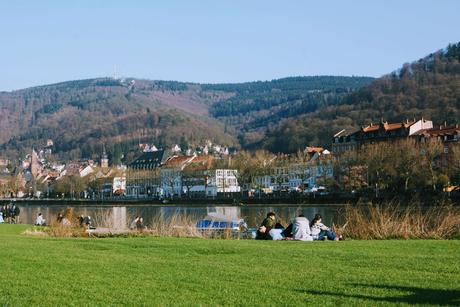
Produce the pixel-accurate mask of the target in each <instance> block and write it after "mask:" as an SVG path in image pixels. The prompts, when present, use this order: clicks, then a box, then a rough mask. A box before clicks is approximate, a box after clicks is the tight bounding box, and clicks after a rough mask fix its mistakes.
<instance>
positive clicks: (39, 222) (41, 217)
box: [35, 212, 46, 226]
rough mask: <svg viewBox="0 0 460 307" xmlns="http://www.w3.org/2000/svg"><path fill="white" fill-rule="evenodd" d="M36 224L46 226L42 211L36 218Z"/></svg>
mask: <svg viewBox="0 0 460 307" xmlns="http://www.w3.org/2000/svg"><path fill="white" fill-rule="evenodd" d="M35 225H36V226H46V221H45V219H44V218H43V215H42V213H41V212H40V213H39V214H38V215H37V219H36V220H35Z"/></svg>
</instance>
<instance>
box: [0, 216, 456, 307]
mask: <svg viewBox="0 0 460 307" xmlns="http://www.w3.org/2000/svg"><path fill="white" fill-rule="evenodd" d="M25 227H26V226H22V225H0V265H1V273H0V276H1V278H0V305H9V306H18V305H22V306H30V305H149V306H151V305H248V306H253V305H308V304H312V305H313V304H315V305H318V304H319V305H330V306H332V305H334V306H335V305H354V306H357V305H368V306H376V305H391V304H398V305H404V304H420V305H459V304H460V240H452V241H430V240H413V241H397V240H394V241H344V242H314V243H311V242H310V243H304V242H288V241H284V242H273V241H249V240H241V241H236V240H203V239H183V238H153V237H137V238H105V239H84V238H82V239H74V238H44V237H32V236H25V235H21V234H20V233H21V232H22V231H23V230H24V229H25Z"/></svg>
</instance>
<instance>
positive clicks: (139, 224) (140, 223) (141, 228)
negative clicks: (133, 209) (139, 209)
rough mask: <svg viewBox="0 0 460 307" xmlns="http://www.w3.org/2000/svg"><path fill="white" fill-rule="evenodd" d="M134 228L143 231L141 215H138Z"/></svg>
mask: <svg viewBox="0 0 460 307" xmlns="http://www.w3.org/2000/svg"><path fill="white" fill-rule="evenodd" d="M136 228H137V230H138V231H143V230H144V228H145V226H144V219H143V218H142V217H139V218H138V219H137V222H136Z"/></svg>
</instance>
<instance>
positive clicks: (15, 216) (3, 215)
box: [0, 203, 21, 224]
mask: <svg viewBox="0 0 460 307" xmlns="http://www.w3.org/2000/svg"><path fill="white" fill-rule="evenodd" d="M20 212H21V209H19V207H18V206H16V205H15V204H14V203H9V204H7V205H3V206H0V224H2V223H8V224H16V223H19V213H20Z"/></svg>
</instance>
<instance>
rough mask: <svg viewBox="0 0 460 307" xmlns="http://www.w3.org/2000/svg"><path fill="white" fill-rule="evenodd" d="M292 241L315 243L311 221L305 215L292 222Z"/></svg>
mask: <svg viewBox="0 0 460 307" xmlns="http://www.w3.org/2000/svg"><path fill="white" fill-rule="evenodd" d="M292 239H294V240H298V241H313V237H312V236H311V231H310V225H309V221H308V219H307V218H306V217H305V215H303V214H299V216H298V217H296V218H295V219H294V221H293V222H292Z"/></svg>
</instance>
